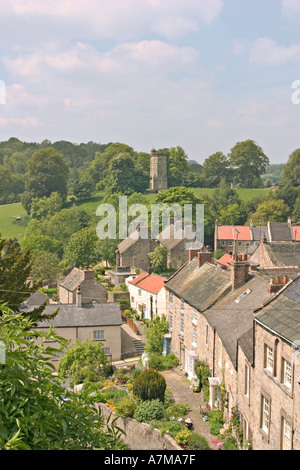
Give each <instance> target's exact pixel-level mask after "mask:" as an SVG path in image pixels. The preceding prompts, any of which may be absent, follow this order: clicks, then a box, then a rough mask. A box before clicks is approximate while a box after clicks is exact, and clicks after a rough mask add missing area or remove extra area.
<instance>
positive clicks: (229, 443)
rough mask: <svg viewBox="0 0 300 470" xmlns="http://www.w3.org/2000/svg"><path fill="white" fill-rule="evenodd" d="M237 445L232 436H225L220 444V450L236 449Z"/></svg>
mask: <svg viewBox="0 0 300 470" xmlns="http://www.w3.org/2000/svg"><path fill="white" fill-rule="evenodd" d="M238 449H239V448H238V445H237V443H236V440H235V439H234V437H227V438H226V439H225V441H224V443H223V445H222V450H238Z"/></svg>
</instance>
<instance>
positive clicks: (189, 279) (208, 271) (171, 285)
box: [166, 258, 231, 311]
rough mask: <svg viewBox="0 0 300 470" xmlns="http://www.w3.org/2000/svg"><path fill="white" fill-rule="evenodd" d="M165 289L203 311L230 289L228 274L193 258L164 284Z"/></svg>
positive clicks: (229, 276)
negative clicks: (199, 263)
mask: <svg viewBox="0 0 300 470" xmlns="http://www.w3.org/2000/svg"><path fill="white" fill-rule="evenodd" d="M166 287H167V289H169V290H170V291H172V292H173V293H174V294H175V295H176V296H177V297H180V298H182V299H183V300H185V301H186V302H187V303H188V304H189V305H191V306H193V307H195V308H197V310H199V311H204V310H205V309H207V308H208V307H210V306H211V305H213V304H214V303H215V302H216V301H217V300H219V298H220V297H222V296H223V295H224V294H225V293H226V292H228V290H230V289H231V275H230V272H228V271H225V270H224V269H221V268H220V267H218V266H214V265H213V264H210V263H204V264H203V265H202V266H201V267H200V268H199V267H198V259H197V258H194V259H193V260H192V261H189V262H187V263H185V264H184V265H183V267H182V268H181V269H179V270H178V271H177V272H176V273H175V274H174V275H173V276H172V277H171V278H170V279H169V280H168V282H167V283H166Z"/></svg>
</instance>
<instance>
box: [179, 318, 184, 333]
mask: <svg viewBox="0 0 300 470" xmlns="http://www.w3.org/2000/svg"><path fill="white" fill-rule="evenodd" d="M179 334H180V336H183V335H184V317H182V316H181V317H180V332H179Z"/></svg>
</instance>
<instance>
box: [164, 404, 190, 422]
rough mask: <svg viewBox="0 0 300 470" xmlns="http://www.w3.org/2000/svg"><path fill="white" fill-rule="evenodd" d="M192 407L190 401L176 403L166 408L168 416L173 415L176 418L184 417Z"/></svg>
mask: <svg viewBox="0 0 300 470" xmlns="http://www.w3.org/2000/svg"><path fill="white" fill-rule="evenodd" d="M189 409H190V407H189V405H188V403H174V404H172V405H170V406H168V408H167V409H166V417H167V418H172V417H173V416H174V417H175V418H180V417H184V416H186V415H187V413H188V411H189Z"/></svg>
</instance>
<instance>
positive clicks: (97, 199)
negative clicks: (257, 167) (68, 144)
mask: <svg viewBox="0 0 300 470" xmlns="http://www.w3.org/2000/svg"><path fill="white" fill-rule="evenodd" d="M192 191H193V192H194V193H195V194H196V195H197V196H198V197H202V196H205V195H211V194H212V193H213V191H214V189H213V188H196V189H193V188H192ZM266 191H268V189H264V188H258V189H252V188H251V189H245V188H237V193H238V195H239V196H240V198H241V199H242V200H243V201H247V200H248V199H251V198H252V197H254V196H258V195H260V194H264V193H265V192H266ZM144 196H145V198H146V199H147V200H148V201H149V202H152V201H153V200H154V197H155V196H154V194H146V195H144ZM103 197H104V191H99V192H98V193H97V194H96V196H94V197H93V198H90V199H89V200H87V201H84V202H80V203H77V204H76V205H77V206H80V207H84V208H86V209H88V210H93V211H95V210H96V209H97V207H98V206H99V204H101V202H102V200H103ZM69 207H71V204H69ZM18 216H19V217H20V218H19V220H16V218H17V217H18ZM28 221H29V217H28V215H27V214H26V211H25V209H24V208H23V206H22V204H21V203H20V202H18V203H15V204H5V205H0V233H1V235H2V237H3V238H17V239H18V240H19V242H20V243H21V244H22V241H23V240H24V237H25V232H26V226H27V224H28Z"/></svg>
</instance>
